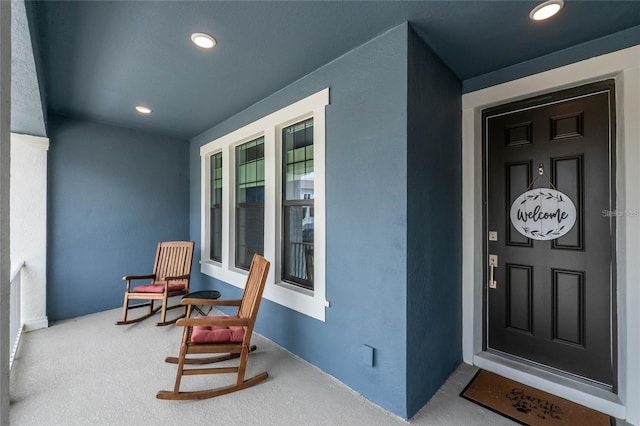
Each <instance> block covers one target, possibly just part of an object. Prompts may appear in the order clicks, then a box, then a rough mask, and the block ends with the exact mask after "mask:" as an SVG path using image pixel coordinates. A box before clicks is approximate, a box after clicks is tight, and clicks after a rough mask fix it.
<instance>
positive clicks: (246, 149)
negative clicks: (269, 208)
mask: <svg viewBox="0 0 640 426" xmlns="http://www.w3.org/2000/svg"><path fill="white" fill-rule="evenodd" d="M236 160H237V161H236V267H238V268H241V269H246V270H248V269H249V266H250V265H251V260H252V258H253V255H254V254H255V253H258V254H263V251H264V138H262V137H261V138H258V139H255V140H252V141H249V142H247V143H244V144H242V145H239V146H237V147H236Z"/></svg>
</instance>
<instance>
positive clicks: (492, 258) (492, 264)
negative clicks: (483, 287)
mask: <svg viewBox="0 0 640 426" xmlns="http://www.w3.org/2000/svg"><path fill="white" fill-rule="evenodd" d="M497 267H498V255H496V254H490V255H489V288H498V282H497V281H496V280H494V268H497Z"/></svg>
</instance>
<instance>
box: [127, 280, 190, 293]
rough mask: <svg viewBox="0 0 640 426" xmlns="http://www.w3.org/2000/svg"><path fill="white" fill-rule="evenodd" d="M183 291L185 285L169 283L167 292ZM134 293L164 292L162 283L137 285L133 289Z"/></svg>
mask: <svg viewBox="0 0 640 426" xmlns="http://www.w3.org/2000/svg"><path fill="white" fill-rule="evenodd" d="M184 289H185V283H179V282H178V283H175V282H172V283H169V291H179V290H184ZM133 292H134V293H162V292H164V283H161V282H154V283H151V284H148V285H139V286H137V287H134V288H133Z"/></svg>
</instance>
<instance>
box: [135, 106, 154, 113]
mask: <svg viewBox="0 0 640 426" xmlns="http://www.w3.org/2000/svg"><path fill="white" fill-rule="evenodd" d="M136 111H138V112H139V113H140V114H151V108H149V107H146V106H142V105H138V106H136Z"/></svg>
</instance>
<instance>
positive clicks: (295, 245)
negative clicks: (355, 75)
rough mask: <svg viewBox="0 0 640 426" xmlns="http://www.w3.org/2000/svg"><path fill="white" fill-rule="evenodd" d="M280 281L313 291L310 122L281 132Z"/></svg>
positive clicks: (286, 128) (298, 124)
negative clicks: (281, 219) (281, 217)
mask: <svg viewBox="0 0 640 426" xmlns="http://www.w3.org/2000/svg"><path fill="white" fill-rule="evenodd" d="M282 154H283V155H282V165H283V167H282V181H283V188H282V216H283V221H282V241H283V244H282V246H283V247H282V279H283V281H286V282H289V283H292V284H294V285H299V286H300V287H303V288H306V289H309V290H313V231H314V229H313V178H314V175H313V119H312V118H311V119H309V120H306V121H303V122H301V123H297V124H294V125H293V126H289V127H285V128H284V129H283V130H282Z"/></svg>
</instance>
